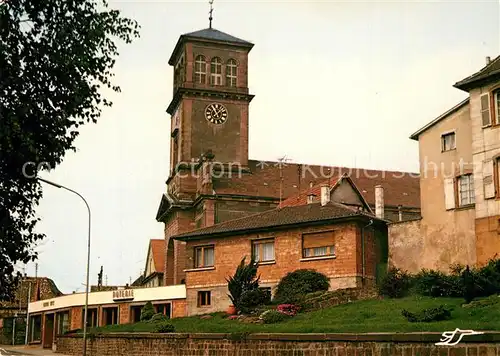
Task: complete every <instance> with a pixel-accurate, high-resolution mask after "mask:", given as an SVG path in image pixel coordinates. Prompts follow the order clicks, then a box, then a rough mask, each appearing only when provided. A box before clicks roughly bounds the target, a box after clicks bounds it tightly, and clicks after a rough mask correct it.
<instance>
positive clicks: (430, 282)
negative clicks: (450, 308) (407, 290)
mask: <svg viewBox="0 0 500 356" xmlns="http://www.w3.org/2000/svg"><path fill="white" fill-rule="evenodd" d="M414 290H415V292H416V293H417V294H420V295H424V296H429V297H462V296H463V286H462V281H461V279H460V275H459V274H449V275H448V274H444V273H443V272H439V271H433V270H427V269H423V270H422V271H421V272H419V273H418V274H417V275H416V276H415V277H414Z"/></svg>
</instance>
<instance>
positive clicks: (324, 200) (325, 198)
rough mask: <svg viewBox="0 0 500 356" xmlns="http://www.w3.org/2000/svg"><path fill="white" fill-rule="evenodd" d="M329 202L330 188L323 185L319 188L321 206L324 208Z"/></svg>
mask: <svg viewBox="0 0 500 356" xmlns="http://www.w3.org/2000/svg"><path fill="white" fill-rule="evenodd" d="M329 202H330V186H329V185H328V184H323V185H322V186H321V206H325V205H326V204H328V203H329Z"/></svg>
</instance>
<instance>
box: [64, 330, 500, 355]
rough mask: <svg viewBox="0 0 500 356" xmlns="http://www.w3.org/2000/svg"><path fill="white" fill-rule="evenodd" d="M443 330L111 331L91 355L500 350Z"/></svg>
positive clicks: (69, 350)
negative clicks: (456, 339) (445, 341)
mask: <svg viewBox="0 0 500 356" xmlns="http://www.w3.org/2000/svg"><path fill="white" fill-rule="evenodd" d="M440 338H441V334H440V333H412V334H403V333H398V334H388V333H387V334H288V335H287V334H250V335H246V337H245V336H244V335H242V334H237V333H235V334H162V335H160V334H107V335H97V336H95V337H93V338H90V339H89V340H88V344H87V356H122V355H141V356H149V355H151V356H153V355H159V354H161V355H165V356H193V355H212V356H219V355H221V356H228V355H231V356H266V355H269V356H271V355H272V356H278V355H290V356H291V355H302V356H320V355H321V356H327V355H328V356H330V355H331V356H345V355H356V356H358V355H371V356H392V355H404V356H423V355H440V356H454V355H475V356H496V355H499V354H500V333H488V334H486V335H476V336H468V337H467V338H464V340H463V341H462V342H461V343H459V344H458V345H456V346H436V345H434V344H435V343H436V342H438V341H439V340H440ZM81 350H82V339H81V337H77V336H74V335H70V336H63V337H60V338H59V339H58V340H57V347H56V352H58V353H64V354H68V355H80V354H81Z"/></svg>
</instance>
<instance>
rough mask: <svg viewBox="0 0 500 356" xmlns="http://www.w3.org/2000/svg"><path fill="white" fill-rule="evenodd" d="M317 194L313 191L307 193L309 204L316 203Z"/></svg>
mask: <svg viewBox="0 0 500 356" xmlns="http://www.w3.org/2000/svg"><path fill="white" fill-rule="evenodd" d="M315 196H316V195H314V194H313V193H309V194H307V204H312V203H314V197H315Z"/></svg>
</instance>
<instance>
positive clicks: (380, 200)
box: [375, 185, 384, 219]
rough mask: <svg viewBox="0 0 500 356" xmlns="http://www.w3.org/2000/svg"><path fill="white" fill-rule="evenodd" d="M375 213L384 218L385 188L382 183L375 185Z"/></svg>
mask: <svg viewBox="0 0 500 356" xmlns="http://www.w3.org/2000/svg"><path fill="white" fill-rule="evenodd" d="M375 215H376V216H377V218H379V219H383V218H384V188H383V187H382V186H381V185H376V186H375Z"/></svg>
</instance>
